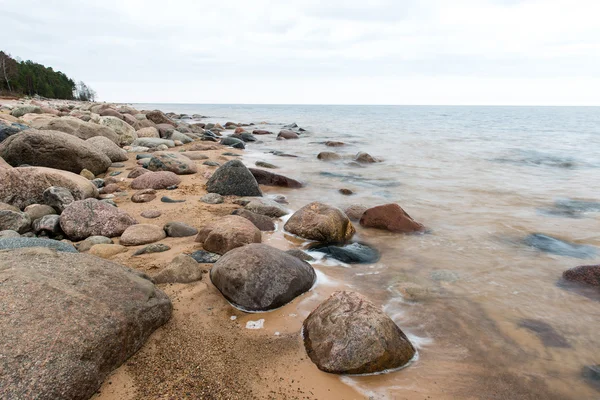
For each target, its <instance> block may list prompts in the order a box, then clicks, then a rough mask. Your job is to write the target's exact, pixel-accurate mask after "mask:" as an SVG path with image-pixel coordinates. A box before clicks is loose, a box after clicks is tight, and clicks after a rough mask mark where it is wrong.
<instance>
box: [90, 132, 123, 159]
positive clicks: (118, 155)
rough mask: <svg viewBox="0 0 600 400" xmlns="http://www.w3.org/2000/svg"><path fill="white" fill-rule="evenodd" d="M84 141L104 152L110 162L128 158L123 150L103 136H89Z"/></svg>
mask: <svg viewBox="0 0 600 400" xmlns="http://www.w3.org/2000/svg"><path fill="white" fill-rule="evenodd" d="M86 143H88V144H90V145H92V146H93V147H94V148H95V149H97V150H98V151H100V152H102V153H103V154H105V155H106V156H107V157H108V158H110V161H112V162H121V161H127V160H128V159H129V157H128V156H127V152H126V151H125V150H123V149H122V148H120V147H119V146H118V145H117V144H115V143H114V142H111V141H110V140H109V139H107V138H105V137H103V136H95V137H93V138H89V139H88V140H86Z"/></svg>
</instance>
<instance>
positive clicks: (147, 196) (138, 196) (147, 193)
mask: <svg viewBox="0 0 600 400" xmlns="http://www.w3.org/2000/svg"><path fill="white" fill-rule="evenodd" d="M155 198H156V190H154V189H144V190H140V191H139V192H136V193H134V194H133V196H131V201H133V202H134V203H148V202H149V201H152V200H154V199H155Z"/></svg>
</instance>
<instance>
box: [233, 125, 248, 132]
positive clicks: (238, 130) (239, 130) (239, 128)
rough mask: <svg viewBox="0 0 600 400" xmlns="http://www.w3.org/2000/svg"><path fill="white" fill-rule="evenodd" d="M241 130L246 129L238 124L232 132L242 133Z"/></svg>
mask: <svg viewBox="0 0 600 400" xmlns="http://www.w3.org/2000/svg"><path fill="white" fill-rule="evenodd" d="M242 132H246V130H245V129H244V128H242V127H241V126H240V127H238V128H235V131H234V132H233V133H242Z"/></svg>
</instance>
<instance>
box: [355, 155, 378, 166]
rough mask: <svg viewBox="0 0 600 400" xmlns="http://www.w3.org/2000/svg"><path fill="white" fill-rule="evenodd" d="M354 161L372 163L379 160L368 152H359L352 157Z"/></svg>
mask: <svg viewBox="0 0 600 400" xmlns="http://www.w3.org/2000/svg"><path fill="white" fill-rule="evenodd" d="M354 161H356V162H359V163H364V164H372V163H376V162H379V160H378V159H377V158H375V157H373V156H372V155H370V154H368V153H364V152H360V153H358V154H357V155H356V157H355V158H354Z"/></svg>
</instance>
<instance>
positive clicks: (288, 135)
mask: <svg viewBox="0 0 600 400" xmlns="http://www.w3.org/2000/svg"><path fill="white" fill-rule="evenodd" d="M299 137H300V136H298V134H297V133H296V132H294V131H290V130H287V129H283V130H281V131H280V132H279V135H277V139H286V140H287V139H298V138H299Z"/></svg>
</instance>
